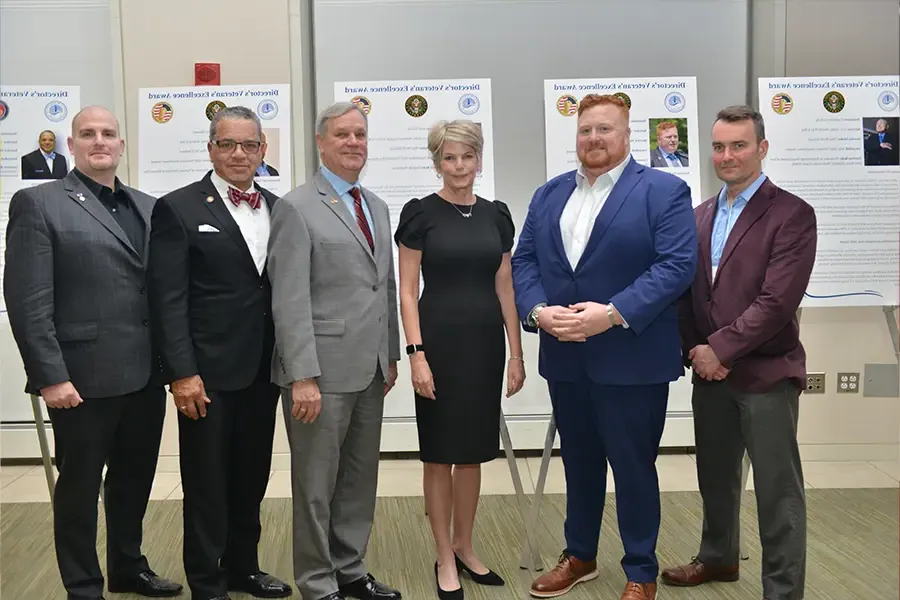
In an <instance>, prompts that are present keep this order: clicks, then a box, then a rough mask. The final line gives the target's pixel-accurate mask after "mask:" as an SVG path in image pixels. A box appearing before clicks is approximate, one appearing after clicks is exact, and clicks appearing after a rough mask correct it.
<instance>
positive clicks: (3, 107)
mask: <svg viewBox="0 0 900 600" xmlns="http://www.w3.org/2000/svg"><path fill="white" fill-rule="evenodd" d="M8 116H9V104H7V103H6V102H4V101H3V100H0V121H2V120H3V119H5V118H6V117H8Z"/></svg>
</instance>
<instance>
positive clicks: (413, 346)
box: [406, 344, 425, 356]
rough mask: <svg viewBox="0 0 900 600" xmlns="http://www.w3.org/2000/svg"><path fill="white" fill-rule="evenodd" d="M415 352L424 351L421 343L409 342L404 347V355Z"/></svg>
mask: <svg viewBox="0 0 900 600" xmlns="http://www.w3.org/2000/svg"><path fill="white" fill-rule="evenodd" d="M416 352H425V346H423V345H422V344H410V345H409V346H407V347H406V355H407V356H411V355H413V354H415V353H416Z"/></svg>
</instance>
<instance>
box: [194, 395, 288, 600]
mask: <svg viewBox="0 0 900 600" xmlns="http://www.w3.org/2000/svg"><path fill="white" fill-rule="evenodd" d="M206 393H207V396H208V397H209V399H210V403H209V404H207V405H206V417H201V418H199V419H196V420H194V419H191V418H190V417H187V416H185V415H184V414H182V413H179V416H178V440H179V444H180V454H181V482H182V489H183V490H184V572H185V574H186V575H187V581H188V586H189V587H190V588H191V593H192V595H193V598H195V599H197V600H203V599H205V598H214V597H216V596H224V595H226V592H227V584H228V578H229V577H232V578H241V577H245V576H247V575H252V574H254V573H256V572H257V571H259V560H258V554H257V547H258V545H259V536H260V530H261V527H260V522H259V506H260V503H261V502H262V499H263V496H265V493H266V487H267V486H268V483H269V472H270V470H271V467H272V442H273V439H274V437H275V409H276V406H277V404H278V395H279V389H278V387H277V386H275V385H273V384H271V383H255V384H254V385H252V386H251V387H249V388H247V389H245V390H240V391H234V392H217V391H213V390H207V392H206Z"/></svg>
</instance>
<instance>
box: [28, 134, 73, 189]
mask: <svg viewBox="0 0 900 600" xmlns="http://www.w3.org/2000/svg"><path fill="white" fill-rule="evenodd" d="M38 146H39V148H38V149H37V150H35V151H34V152H29V153H28V154H26V155H25V156H23V157H22V179H62V178H63V177H65V176H66V173H68V172H69V164H68V163H67V162H66V157H65V156H63V155H62V154H59V153H58V152H56V134H55V133H53V132H52V131H50V130H49V129H48V130H46V131H42V132H41V135H40V136H39V137H38Z"/></svg>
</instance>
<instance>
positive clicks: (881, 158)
mask: <svg viewBox="0 0 900 600" xmlns="http://www.w3.org/2000/svg"><path fill="white" fill-rule="evenodd" d="M898 130H900V118H898V117H865V118H863V120H862V142H863V164H864V165H866V166H867V167H896V166H898V165H900V140H898V136H897V134H898Z"/></svg>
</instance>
